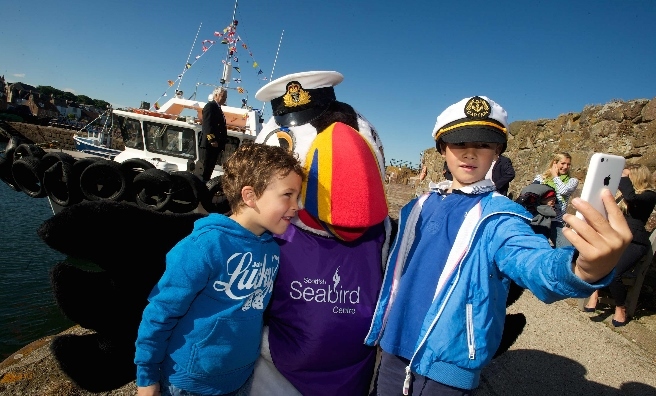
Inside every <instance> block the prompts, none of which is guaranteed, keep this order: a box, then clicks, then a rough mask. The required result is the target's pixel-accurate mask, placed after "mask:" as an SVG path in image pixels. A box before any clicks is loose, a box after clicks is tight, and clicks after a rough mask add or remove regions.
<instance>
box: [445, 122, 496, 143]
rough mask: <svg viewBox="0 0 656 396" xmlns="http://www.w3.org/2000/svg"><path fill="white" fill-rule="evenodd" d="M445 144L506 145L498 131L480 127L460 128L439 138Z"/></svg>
mask: <svg viewBox="0 0 656 396" xmlns="http://www.w3.org/2000/svg"><path fill="white" fill-rule="evenodd" d="M440 140H442V141H444V142H446V143H467V142H485V143H499V144H503V145H505V144H506V136H505V135H504V134H503V132H501V131H500V130H498V129H495V128H486V127H481V126H475V127H462V128H458V129H455V130H453V131H450V132H448V133H445V134H443V135H442V136H440Z"/></svg>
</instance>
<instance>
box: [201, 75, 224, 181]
mask: <svg viewBox="0 0 656 396" xmlns="http://www.w3.org/2000/svg"><path fill="white" fill-rule="evenodd" d="M227 98H228V92H227V91H226V90H225V89H223V88H216V89H215V90H214V92H212V99H213V100H210V101H209V102H207V104H206V105H205V107H203V130H202V137H201V141H200V160H201V163H202V164H203V181H208V180H210V178H211V177H212V171H214V165H216V160H217V158H219V156H220V155H221V153H222V152H223V149H224V148H225V144H226V141H227V140H228V128H227V126H226V120H225V116H224V115H223V110H221V105H224V104H225V102H226V99H227Z"/></svg>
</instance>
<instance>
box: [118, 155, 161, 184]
mask: <svg viewBox="0 0 656 396" xmlns="http://www.w3.org/2000/svg"><path fill="white" fill-rule="evenodd" d="M153 168H155V165H153V163H152V162H148V161H147V160H145V159H143V158H129V159H126V160H125V161H123V162H121V169H122V170H123V173H124V174H125V177H126V179H127V180H128V183H132V181H133V180H134V178H135V177H136V176H137V175H138V174H140V173H142V172H143V171H145V170H147V169H153Z"/></svg>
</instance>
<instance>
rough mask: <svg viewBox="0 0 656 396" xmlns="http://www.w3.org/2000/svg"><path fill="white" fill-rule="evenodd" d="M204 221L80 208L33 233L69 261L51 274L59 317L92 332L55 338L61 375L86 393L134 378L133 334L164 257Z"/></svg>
mask: <svg viewBox="0 0 656 396" xmlns="http://www.w3.org/2000/svg"><path fill="white" fill-rule="evenodd" d="M202 216H204V215H202V214H172V213H159V212H155V211H152V210H149V209H143V208H139V207H137V206H135V205H133V204H128V203H117V202H112V201H84V202H82V203H79V204H77V205H72V206H70V207H68V208H65V209H63V210H62V211H61V212H60V213H58V214H57V215H55V216H53V217H52V218H50V219H48V220H47V221H45V222H44V223H43V224H42V225H41V227H40V228H39V229H38V231H37V233H38V235H39V236H40V237H41V239H43V241H44V242H45V243H46V244H47V245H48V246H50V247H51V248H53V249H55V250H57V251H59V252H61V253H63V254H66V255H68V256H69V259H68V260H67V261H65V262H61V263H58V264H57V265H55V267H53V269H52V270H51V273H50V279H51V284H52V288H53V291H54V295H55V300H56V302H57V305H58V306H59V308H60V310H61V311H62V312H63V314H64V315H65V316H66V317H68V318H69V319H70V320H72V321H74V322H75V323H78V324H79V325H80V326H81V327H83V328H86V329H90V330H93V331H94V332H95V333H93V334H86V335H66V336H60V337H56V338H55V340H54V341H53V343H52V351H53V353H54V355H55V357H56V359H57V361H58V362H59V364H60V366H61V368H62V370H63V371H64V372H65V373H66V374H67V375H68V376H69V377H70V378H71V379H72V380H73V381H74V382H75V383H76V384H77V385H78V386H80V387H81V388H83V389H86V390H89V391H92V392H104V391H110V390H113V389H117V388H119V387H121V386H123V385H125V384H127V383H129V382H130V381H133V380H134V379H135V375H136V367H135V365H134V363H133V360H134V353H135V341H136V339H137V329H138V328H139V323H140V322H141V315H142V312H143V309H144V308H145V307H146V305H147V303H148V301H147V297H148V295H149V293H150V291H151V290H152V288H153V287H154V286H155V284H156V283H157V281H158V280H159V278H160V277H161V275H162V274H163V272H164V268H165V261H166V253H167V252H168V251H169V250H170V249H171V248H172V247H173V246H174V245H175V244H176V243H177V242H178V241H180V240H181V239H182V238H184V237H185V236H186V235H188V234H189V233H190V232H191V230H192V228H193V223H194V221H195V220H197V219H198V218H200V217H202Z"/></svg>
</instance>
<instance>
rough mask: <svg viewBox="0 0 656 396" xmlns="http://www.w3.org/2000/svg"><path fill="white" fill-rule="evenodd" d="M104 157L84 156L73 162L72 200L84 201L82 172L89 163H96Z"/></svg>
mask: <svg viewBox="0 0 656 396" xmlns="http://www.w3.org/2000/svg"><path fill="white" fill-rule="evenodd" d="M102 159H103V158H100V157H84V158H79V159H77V160H76V161H75V162H74V163H73V174H72V175H71V178H72V179H73V183H71V190H70V194H71V200H72V201H77V202H82V201H84V198H85V197H84V194H83V193H82V188H81V187H80V178H81V177H82V172H84V170H85V169H86V168H87V167H89V165H91V164H93V163H96V162H98V161H100V160H102Z"/></svg>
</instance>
